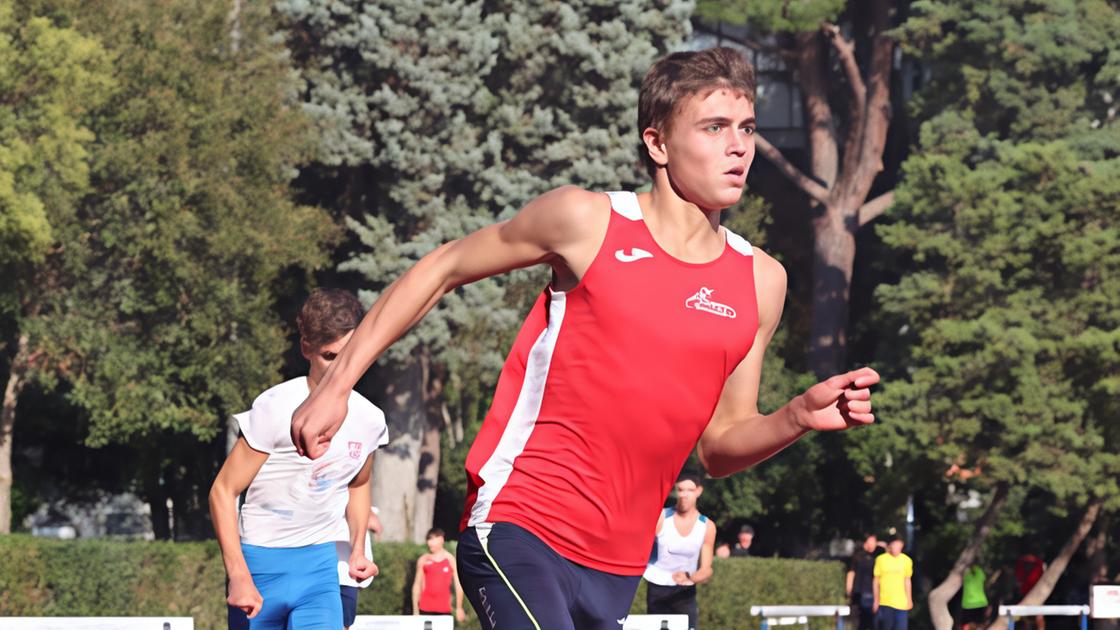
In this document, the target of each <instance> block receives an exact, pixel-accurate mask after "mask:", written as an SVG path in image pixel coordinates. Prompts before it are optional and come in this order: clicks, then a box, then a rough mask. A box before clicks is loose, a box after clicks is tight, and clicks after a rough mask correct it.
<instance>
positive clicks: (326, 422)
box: [292, 389, 349, 459]
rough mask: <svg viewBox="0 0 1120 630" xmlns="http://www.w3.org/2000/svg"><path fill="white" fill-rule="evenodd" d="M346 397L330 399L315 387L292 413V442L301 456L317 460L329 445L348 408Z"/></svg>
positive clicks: (328, 395)
mask: <svg viewBox="0 0 1120 630" xmlns="http://www.w3.org/2000/svg"><path fill="white" fill-rule="evenodd" d="M348 402H349V400H348V397H346V398H341V399H338V398H333V397H332V396H331V395H330V394H328V393H326V392H324V391H322V390H321V389H316V390H315V391H313V392H311V395H310V396H308V398H307V400H305V401H303V404H301V405H300V406H299V407H297V408H296V411H295V413H293V414H292V444H294V445H295V447H296V452H297V453H299V454H300V455H302V456H304V457H310V458H311V459H317V458H319V457H322V456H323V454H324V453H326V452H327V449H328V448H330V445H331V438H332V437H334V434H335V433H337V432H338V428H339V427H341V426H342V421H343V420H345V419H346V412H347V409H348V406H347V403H348Z"/></svg>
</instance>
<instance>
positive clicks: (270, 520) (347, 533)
mask: <svg viewBox="0 0 1120 630" xmlns="http://www.w3.org/2000/svg"><path fill="white" fill-rule="evenodd" d="M362 314H363V311H362V308H361V305H360V304H359V303H358V301H357V299H356V298H355V297H354V296H353V295H352V294H350V293H347V292H345V291H339V290H321V289H317V290H316V291H314V292H312V294H311V296H310V297H309V298H308V300H307V302H306V303H305V304H304V305H303V308H302V309H301V310H300V315H299V329H300V338H301V339H300V349H301V351H302V353H303V356H304V357H305V358H306V359H307V360H308V361H309V363H310V371H309V373H308V376H307V377H299V378H295V379H292V380H290V381H287V382H284V383H281V384H279V385H276V386H275V387H272V388H270V389H269V390H267V391H265V392H264V393H263V394H261V395H260V396H258V397H257V399H256V400H255V401H254V402H253V407H252V409H251V410H249V411H247V412H244V413H240V414H237V415H236V416H235V417H236V419H237V421H238V423H239V425H240V428H241V437H240V438H238V440H237V444H236V445H235V446H234V448H233V450H232V451H231V452H230V454H229V457H228V458H227V459H226V462H225V464H224V465H223V466H222V469H221V471H220V472H219V473H218V477H217V479H216V480H215V481H214V485H213V487H212V488H211V490H210V512H211V516H212V519H213V521H214V530H215V532H216V533H217V537H218V543H219V545H220V546H221V549H222V558H223V560H224V562H225V567H226V573H227V575H228V576H229V597H228V600H227V601H228V603H229V605H230V626H231V628H236V627H243V626H242V625H241V624H243V623H244V622H243V621H242V620H241V619H244V618H245V617H247V618H248V620H249V627H250V628H252V629H253V630H257V629H258V628H269V629H271V628H277V629H279V628H285V627H296V628H300V629H301V630H302V629H304V628H308V629H312V628H313V629H316V630H318V629H320V628H322V629H323V630H339V628H342V627H343V616H342V601H341V597H340V591H339V577H340V576H339V558H338V556H337V555H336V554H337V551H336V547H337V545H336V543H337V542H339V541H344V542H345V544H346V545H347V546H348V547H349V557H348V558H347V560H346V566H347V573H348V576H349V577H350V578H352V579H353V580H354V581H355V583H360V582H361V581H364V580H368V579H369V578H371V577H372V576H373V575H376V573H377V566H376V565H375V564H374V563H373V562H372V561H371V560H370V559H369V558H368V557H367V555H366V553H365V552H366V544H367V543H366V541H367V534H366V524H367V519H368V518H369V513H370V493H369V483H370V470H371V467H372V457H371V455H372V453H373V451H374V450H376V449H377V447H378V446H380V445H382V444H386V443H387V442H388V435H387V432H386V428H385V416H384V414H383V413H382V412H381V410H380V409H378V408H377V407H376V406H374V405H373V403H371V402H369V401H368V400H366V399H365V398H364V397H362V396H361V395H360V394H358V393H356V392H351V394H350V399H349V410H348V413H347V416H346V419H345V420H344V421H343V424H342V428H341V429H340V430H339V432H338V433H337V434H336V435H335V436H334V438H333V439H332V440H331V442H330V446H329V449H328V450H327V454H326V455H325V456H324V457H322V458H321V459H316V460H314V461H312V460H310V459H307V458H305V457H301V456H300V455H298V454H297V453H296V450H295V446H294V445H293V444H292V440H291V437H290V435H291V427H290V422H291V415H292V412H293V411H294V410H295V409H296V407H298V406H299V405H300V404H301V403H302V402H303V401H304V400H305V399H306V398H307V395H308V393H309V392H310V391H311V389H312V388H314V386H315V384H316V383H317V382H318V380H319V379H320V378H322V375H323V373H324V372H326V369H327V367H329V366H330V362H331V361H333V360H334V358H335V356H336V355H337V354H338V352H339V350H341V349H342V347H343V346H344V345H346V342H347V341H349V338H350V334H351V332H352V331H353V329H354V328H355V327H356V326H357V325H358V323H359V322H360V321H361V318H362ZM246 490H247V492H246ZM242 492H246V496H245V502H244V503H243V504H242V506H241V510H240V512H238V509H237V497H238V496H239V495H240V494H241V493H242ZM239 615H241V619H239V618H238V617H239Z"/></svg>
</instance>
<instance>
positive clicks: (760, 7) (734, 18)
mask: <svg viewBox="0 0 1120 630" xmlns="http://www.w3.org/2000/svg"><path fill="white" fill-rule="evenodd" d="M846 4H847V3H846V2H845V1H844V0H795V1H793V2H790V1H789V0H784V1H782V2H777V1H774V0H770V1H768V2H752V1H751V0H700V1H699V2H698V3H697V7H696V12H697V14H698V15H700V16H701V17H703V18H705V19H707V20H712V21H719V22H728V23H731V24H747V25H750V26H752V27H754V28H757V29H759V30H761V31H765V32H769V33H803V32H807V31H815V30H817V29H819V28H820V26H821V22H822V21H826V20H827V21H830V22H832V21H835V20H836V19H837V17H839V15H840V13H841V12H842V11H843V10H844V8H845V5H846Z"/></svg>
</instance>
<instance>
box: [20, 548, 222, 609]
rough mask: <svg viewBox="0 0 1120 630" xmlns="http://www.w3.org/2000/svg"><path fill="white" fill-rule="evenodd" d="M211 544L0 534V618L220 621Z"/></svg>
mask: <svg viewBox="0 0 1120 630" xmlns="http://www.w3.org/2000/svg"><path fill="white" fill-rule="evenodd" d="M224 585H225V575H224V569H223V568H222V561H221V557H220V555H219V554H218V548H217V545H215V544H172V543H123V542H114V541H54V540H43V539H39V538H31V537H30V536H25V535H20V534H13V535H9V536H3V537H0V593H2V595H0V616H5V617H6V616H10V617H19V616H31V617H37V616H55V617H60V616H114V617H115V616H120V615H122V614H125V613H126V612H127V614H129V615H138V616H145V615H181V616H192V617H194V618H195V623H196V627H198V628H218V627H224V624H225V597H224V595H223V593H224V588H225V587H224Z"/></svg>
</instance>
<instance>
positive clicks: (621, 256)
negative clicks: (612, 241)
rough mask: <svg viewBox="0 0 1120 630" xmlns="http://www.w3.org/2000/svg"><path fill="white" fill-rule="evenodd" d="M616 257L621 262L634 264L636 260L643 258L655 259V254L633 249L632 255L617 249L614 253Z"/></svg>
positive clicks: (637, 248)
mask: <svg viewBox="0 0 1120 630" xmlns="http://www.w3.org/2000/svg"><path fill="white" fill-rule="evenodd" d="M614 257H615V258H617V259H618V260H619V261H621V262H624V263H629V262H634V261H635V260H641V259H643V258H653V254H651V253H649V252H647V251H646V250H644V249H642V248H641V247H631V248H630V253H627V252H626V250H625V249H616V250H615V252H614Z"/></svg>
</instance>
